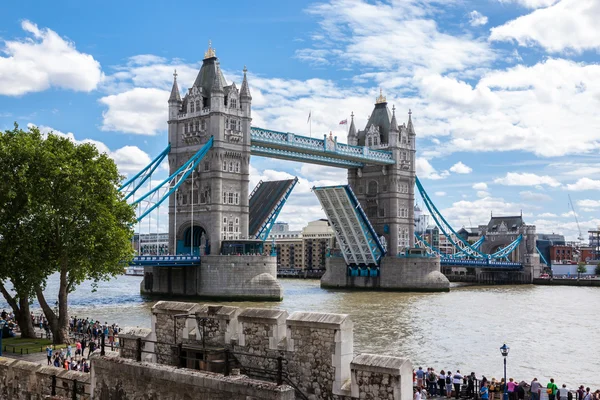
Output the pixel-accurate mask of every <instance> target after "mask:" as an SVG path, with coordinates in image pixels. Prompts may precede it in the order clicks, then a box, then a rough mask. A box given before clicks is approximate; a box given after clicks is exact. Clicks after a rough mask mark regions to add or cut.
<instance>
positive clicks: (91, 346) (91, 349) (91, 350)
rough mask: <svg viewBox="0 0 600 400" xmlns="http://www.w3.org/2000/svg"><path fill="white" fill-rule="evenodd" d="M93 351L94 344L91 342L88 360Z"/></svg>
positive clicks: (94, 348)
mask: <svg viewBox="0 0 600 400" xmlns="http://www.w3.org/2000/svg"><path fill="white" fill-rule="evenodd" d="M94 350H96V342H94V341H91V342H90V350H89V353H88V358H90V356H91V355H92V353H93V352H94Z"/></svg>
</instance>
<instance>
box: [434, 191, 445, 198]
mask: <svg viewBox="0 0 600 400" xmlns="http://www.w3.org/2000/svg"><path fill="white" fill-rule="evenodd" d="M434 194H435V195H436V196H438V197H444V196H446V192H435V193H434Z"/></svg>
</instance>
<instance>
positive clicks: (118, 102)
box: [99, 88, 169, 135]
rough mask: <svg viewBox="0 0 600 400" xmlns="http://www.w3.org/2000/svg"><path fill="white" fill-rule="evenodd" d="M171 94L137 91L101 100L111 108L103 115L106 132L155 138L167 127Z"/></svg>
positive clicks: (152, 90) (146, 89) (150, 90)
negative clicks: (154, 136)
mask: <svg viewBox="0 0 600 400" xmlns="http://www.w3.org/2000/svg"><path fill="white" fill-rule="evenodd" d="M168 99H169V91H167V90H160V89H155V88H134V89H131V90H128V91H125V92H123V93H119V94H111V95H109V96H105V97H102V98H101V99H100V100H99V101H100V103H102V104H104V105H106V106H107V107H108V109H107V110H106V111H104V112H103V113H102V118H103V121H102V128H101V129H102V130H103V131H120V132H124V133H133V134H138V135H155V134H157V133H158V132H160V131H161V130H166V128H167V121H166V120H167V100H168Z"/></svg>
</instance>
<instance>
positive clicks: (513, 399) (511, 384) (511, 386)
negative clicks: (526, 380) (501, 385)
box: [507, 378, 517, 400]
mask: <svg viewBox="0 0 600 400" xmlns="http://www.w3.org/2000/svg"><path fill="white" fill-rule="evenodd" d="M507 387H508V398H509V399H510V400H517V392H516V390H515V389H516V388H517V384H516V383H515V380H514V379H513V378H509V379H508V385H507Z"/></svg>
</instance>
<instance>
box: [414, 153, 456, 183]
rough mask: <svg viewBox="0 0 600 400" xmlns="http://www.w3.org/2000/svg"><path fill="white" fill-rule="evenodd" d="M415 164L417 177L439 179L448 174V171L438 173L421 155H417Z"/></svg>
mask: <svg viewBox="0 0 600 400" xmlns="http://www.w3.org/2000/svg"><path fill="white" fill-rule="evenodd" d="M416 166H417V176H418V177H419V179H432V180H439V179H444V178H447V177H448V176H449V175H450V173H449V172H448V171H442V172H440V173H438V172H437V171H436V169H435V168H434V167H433V166H432V165H431V164H430V163H429V161H427V159H425V158H423V157H417V161H416Z"/></svg>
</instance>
